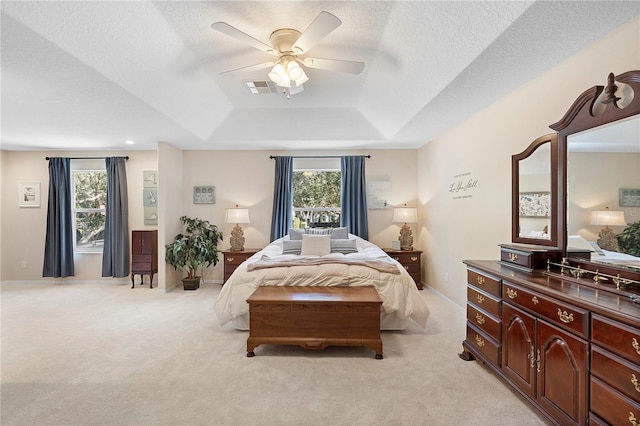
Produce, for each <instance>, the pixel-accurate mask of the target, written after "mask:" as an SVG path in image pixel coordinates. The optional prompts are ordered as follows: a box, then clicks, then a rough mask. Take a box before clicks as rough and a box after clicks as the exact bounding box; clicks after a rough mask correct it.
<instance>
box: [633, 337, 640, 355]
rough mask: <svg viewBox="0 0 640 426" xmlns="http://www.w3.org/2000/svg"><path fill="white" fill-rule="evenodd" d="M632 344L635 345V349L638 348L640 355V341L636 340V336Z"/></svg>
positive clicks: (637, 351)
mask: <svg viewBox="0 0 640 426" xmlns="http://www.w3.org/2000/svg"><path fill="white" fill-rule="evenodd" d="M631 346H633V349H635V350H636V353H637V354H638V355H640V343H638V341H637V340H636V338H635V337H634V338H633V341H632V342H631Z"/></svg>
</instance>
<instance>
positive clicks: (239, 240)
mask: <svg viewBox="0 0 640 426" xmlns="http://www.w3.org/2000/svg"><path fill="white" fill-rule="evenodd" d="M224 223H235V224H236V226H234V227H233V230H232V231H231V238H230V239H229V243H230V244H231V251H243V250H244V231H243V230H242V228H241V227H240V225H239V224H240V223H250V221H249V209H242V208H239V207H238V205H237V204H236V207H235V208H233V209H226V210H225V214H224Z"/></svg>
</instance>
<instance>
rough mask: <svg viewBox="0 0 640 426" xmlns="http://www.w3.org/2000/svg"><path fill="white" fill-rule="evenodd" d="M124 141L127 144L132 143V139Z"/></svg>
mask: <svg viewBox="0 0 640 426" xmlns="http://www.w3.org/2000/svg"><path fill="white" fill-rule="evenodd" d="M125 143H126V144H127V145H133V141H132V140H128V141H125Z"/></svg>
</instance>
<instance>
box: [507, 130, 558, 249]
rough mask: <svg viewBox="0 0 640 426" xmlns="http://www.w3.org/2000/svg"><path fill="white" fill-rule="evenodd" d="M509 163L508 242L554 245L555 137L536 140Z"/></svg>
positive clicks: (552, 135)
mask: <svg viewBox="0 0 640 426" xmlns="http://www.w3.org/2000/svg"><path fill="white" fill-rule="evenodd" d="M511 161H512V191H513V192H512V218H511V219H512V220H511V223H512V228H511V234H512V241H513V242H514V243H524V244H535V245H541V246H556V245H557V237H556V235H557V230H556V225H557V219H556V214H557V209H558V206H557V204H558V202H557V201H558V197H557V188H556V185H555V183H556V182H557V181H558V167H557V164H558V140H557V135H556V134H555V133H553V134H550V135H546V136H542V137H540V138H538V139H536V140H535V141H533V142H532V143H531V144H530V145H529V146H528V147H527V149H525V150H524V151H523V152H521V153H520V154H516V155H514V156H513V157H512V160H511Z"/></svg>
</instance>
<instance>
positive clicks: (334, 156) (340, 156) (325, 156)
mask: <svg viewBox="0 0 640 426" xmlns="http://www.w3.org/2000/svg"><path fill="white" fill-rule="evenodd" d="M277 157H278V156H276V155H270V156H269V158H270V159H272V160H273V159H275V158H277ZM291 157H292V158H342V157H344V155H291ZM354 157H365V158H371V156H370V155H355V156H354Z"/></svg>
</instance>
